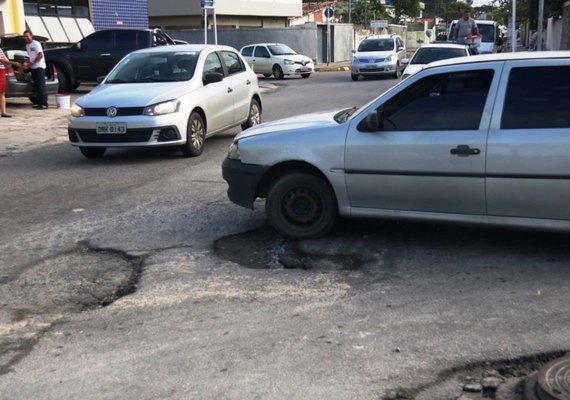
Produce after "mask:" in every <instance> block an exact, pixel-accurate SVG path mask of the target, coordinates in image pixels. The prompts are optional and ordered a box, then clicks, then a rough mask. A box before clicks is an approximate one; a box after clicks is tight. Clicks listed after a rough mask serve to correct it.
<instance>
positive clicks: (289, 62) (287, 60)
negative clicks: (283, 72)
mask: <svg viewBox="0 0 570 400" xmlns="http://www.w3.org/2000/svg"><path fill="white" fill-rule="evenodd" d="M283 63H284V64H285V65H287V64H294V63H295V62H294V61H293V60H289V59H288V58H286V59H284V60H283Z"/></svg>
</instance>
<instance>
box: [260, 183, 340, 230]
mask: <svg viewBox="0 0 570 400" xmlns="http://www.w3.org/2000/svg"><path fill="white" fill-rule="evenodd" d="M265 213H266V214H267V218H268V220H269V222H270V223H271V225H272V226H273V227H274V228H275V230H276V231H277V232H279V233H280V234H281V235H283V236H285V237H288V238H291V239H307V238H316V237H320V236H323V235H325V234H326V233H327V232H329V231H330V230H331V229H332V227H333V226H334V223H335V221H336V217H337V214H338V206H337V203H336V198H335V195H334V192H333V190H332V189H331V187H330V186H329V185H328V183H327V182H325V181H324V180H323V179H321V178H319V177H317V176H315V175H313V174H310V173H302V172H296V173H290V174H287V175H285V176H283V177H281V178H279V180H277V181H276V182H275V183H274V184H273V186H272V187H271V189H269V194H268V195H267V200H266V202H265Z"/></svg>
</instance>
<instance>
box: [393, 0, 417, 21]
mask: <svg viewBox="0 0 570 400" xmlns="http://www.w3.org/2000/svg"><path fill="white" fill-rule="evenodd" d="M393 5H394V12H395V14H396V20H397V21H398V22H399V21H401V20H402V17H408V18H412V19H415V18H416V17H418V16H419V14H420V2H419V1H418V0H394V3H393Z"/></svg>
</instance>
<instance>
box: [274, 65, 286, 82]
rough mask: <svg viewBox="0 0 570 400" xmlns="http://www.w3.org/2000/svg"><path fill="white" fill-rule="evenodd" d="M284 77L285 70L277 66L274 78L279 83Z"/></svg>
mask: <svg viewBox="0 0 570 400" xmlns="http://www.w3.org/2000/svg"><path fill="white" fill-rule="evenodd" d="M283 76H284V75H283V70H282V69H281V67H280V66H279V65H275V66H274V67H273V77H274V78H275V79H277V80H278V81H280V80H281V79H283Z"/></svg>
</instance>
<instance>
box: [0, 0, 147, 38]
mask: <svg viewBox="0 0 570 400" xmlns="http://www.w3.org/2000/svg"><path fill="white" fill-rule="evenodd" d="M114 27H125V28H148V2H147V0H0V34H6V33H22V32H23V31H24V30H26V29H29V30H31V31H32V32H33V33H34V35H38V36H44V37H46V38H48V39H49V40H48V42H53V43H75V42H77V41H79V40H81V39H82V38H83V37H85V36H87V35H89V34H90V33H92V32H93V31H95V30H100V29H107V28H114Z"/></svg>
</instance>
